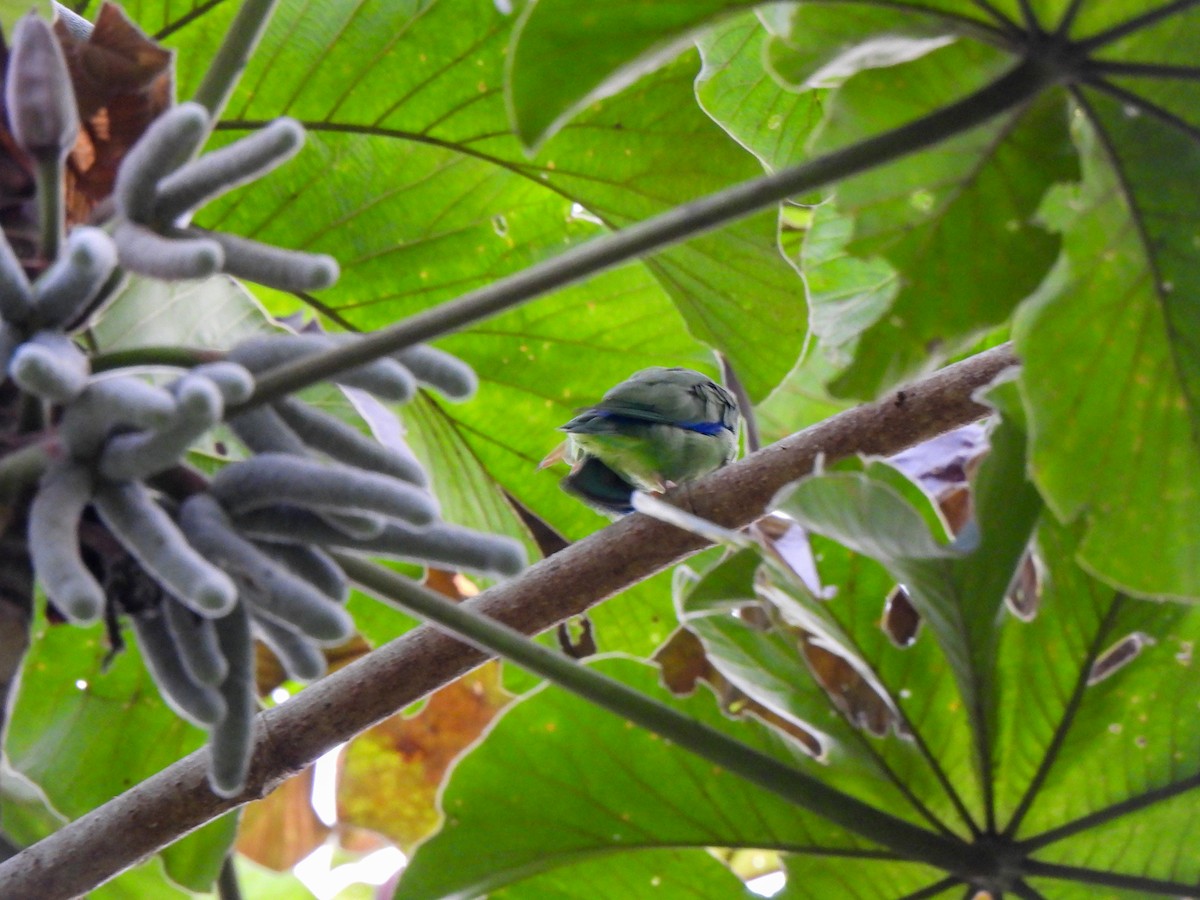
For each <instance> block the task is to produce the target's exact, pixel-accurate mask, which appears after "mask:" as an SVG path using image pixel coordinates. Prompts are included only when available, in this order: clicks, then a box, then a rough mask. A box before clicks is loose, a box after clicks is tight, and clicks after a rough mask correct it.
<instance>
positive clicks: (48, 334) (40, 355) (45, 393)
mask: <svg viewBox="0 0 1200 900" xmlns="http://www.w3.org/2000/svg"><path fill="white" fill-rule="evenodd" d="M8 374H9V375H11V376H12V379H13V381H15V382H16V383H17V384H18V385H19V386H20V387H21V389H22V390H25V391H28V392H29V393H31V394H34V395H36V396H38V397H41V398H42V399H43V400H46V401H48V402H50V403H66V402H67V401H69V400H73V399H75V397H77V396H79V394H80V392H82V391H83V389H84V386H85V385H86V384H87V381H88V376H89V375H90V374H91V364H90V363H89V362H88V358H87V356H86V355H85V354H84V352H83V351H82V350H80V349H79V348H78V347H77V346H75V342H74V341H72V340H71V339H70V338H69V337H67V336H66V335H65V334H62V333H61V332H56V331H39V332H38V333H37V334H35V335H34V336H33V337H31V338H30V339H29V340H27V341H25V343H23V344H21V345H20V346H19V347H17V349H16V350H15V351H13V354H12V358H11V359H10V360H9V363H8Z"/></svg>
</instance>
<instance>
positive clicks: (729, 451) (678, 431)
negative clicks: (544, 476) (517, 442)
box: [542, 366, 738, 512]
mask: <svg viewBox="0 0 1200 900" xmlns="http://www.w3.org/2000/svg"><path fill="white" fill-rule="evenodd" d="M737 429H738V407H737V401H736V400H735V399H734V397H733V395H732V394H731V393H729V391H727V390H726V389H725V388H723V387H721V386H720V385H719V384H717V383H716V382H714V381H713V380H712V379H711V378H709V377H708V376H706V375H702V374H700V373H699V372H693V371H692V370H691V369H678V368H672V369H667V368H663V367H661V366H655V367H654V368H650V369H643V370H642V371H640V372H637V373H636V374H634V375H633V376H631V377H630V378H628V379H627V380H625V381H622V382H621V383H620V384H618V385H617V386H616V387H614V388H612V389H611V390H610V391H608V393H606V394H605V395H604V397H603V398H601V400H600V402H599V403H597V404H596V405H595V406H592V407H589V408H588V409H584V410H581V411H580V413H579V414H578V415H577V416H575V418H573V419H571V421H569V422H567V423H566V424H565V425H562V426H560V429H559V430H561V431H565V432H567V434H568V435H569V437H568V438H567V441H566V443H565V444H564V445H563V446H562V447H560V448H559V449H558V450H557V451H555V452H554V453H552V454H550V456H548V457H546V459H545V460H543V463H542V464H543V465H548V464H549V463H551V462H554V461H556V460H558V459H563V460H566V461H567V462H569V463H571V466H572V471H571V474H570V475H568V476H567V477H566V478H564V479H563V485H562V486H563V488H564V490H566V491H568V492H569V493H572V494H575V495H577V496H579V497H581V498H582V499H584V500H585V501H587V502H589V503H591V504H592V505H594V506H598V507H600V508H602V509H605V510H606V511H610V512H628V511H629V495H630V494H632V492H633V491H634V490H636V489H641V490H646V491H664V490H666V489H667V488H669V487H671V486H672V485H675V484H679V483H681V482H685V481H691V480H692V479H695V478H699V477H700V476H702V475H707V474H708V473H709V472H712V471H713V470H714V469H718V468H720V467H721V466H723V465H725V464H726V463H729V462H732V460H733V458H734V456H736V455H737V442H738V439H737Z"/></svg>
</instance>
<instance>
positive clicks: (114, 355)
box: [92, 344, 225, 372]
mask: <svg viewBox="0 0 1200 900" xmlns="http://www.w3.org/2000/svg"><path fill="white" fill-rule="evenodd" d="M224 357H225V354H224V353H222V352H221V351H220V350H211V349H209V348H207V347H185V346H182V345H178V344H163V345H161V346H145V347H130V348H129V349H127V350H109V351H107V352H105V353H97V354H96V355H95V356H93V357H92V371H93V372H107V371H110V370H112V369H126V368H129V367H131V366H171V367H172V368H178V369H191V368H193V367H195V366H198V365H201V364H203V363H209V362H216V361H217V360H219V359H223V358H224Z"/></svg>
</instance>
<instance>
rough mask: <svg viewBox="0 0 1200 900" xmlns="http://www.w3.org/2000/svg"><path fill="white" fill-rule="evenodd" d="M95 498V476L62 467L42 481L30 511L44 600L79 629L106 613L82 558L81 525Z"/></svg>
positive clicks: (100, 590)
mask: <svg viewBox="0 0 1200 900" xmlns="http://www.w3.org/2000/svg"><path fill="white" fill-rule="evenodd" d="M91 496H92V475H91V473H90V472H89V471H88V470H87V469H85V468H84V467H82V466H78V465H74V464H71V463H60V464H58V465H55V466H52V467H51V468H50V469H49V470H47V472H46V474H45V475H44V476H43V477H42V481H41V484H40V485H39V486H38V491H37V493H36V494H35V495H34V498H33V503H32V504H31V505H30V507H29V531H28V534H29V555H30V559H31V560H32V562H33V571H34V574H35V575H36V576H37V579H38V581H39V582H40V583H41V585H42V589H43V590H45V592H46V596H47V597H49V598H50V600H51V602H53V603H54V605H55V606H56V607H57V608H58V610H59V611H60V612H61V613H62V614H63V615H64V616H66V617H67V618H68V619H70V620H71V621H72V622H75V623H76V624H79V625H89V624H91V623H92V622H95V621H96V620H97V619H99V618H100V615H101V613H103V612H104V589H103V588H102V587H101V586H100V584H99V582H97V581H96V578H95V576H93V575H92V573H91V571H90V570H89V569H88V567H87V565H86V564H85V563H84V561H83V557H82V556H81V555H80V552H79V520H80V517H81V516H82V515H83V510H84V508H85V507H86V506H87V504H88V501H89V500H90V499H91Z"/></svg>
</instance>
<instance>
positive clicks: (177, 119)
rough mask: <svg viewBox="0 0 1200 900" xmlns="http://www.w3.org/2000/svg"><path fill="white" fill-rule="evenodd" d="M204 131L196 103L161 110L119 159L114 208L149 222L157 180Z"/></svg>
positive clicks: (178, 163)
mask: <svg viewBox="0 0 1200 900" xmlns="http://www.w3.org/2000/svg"><path fill="white" fill-rule="evenodd" d="M207 133H208V113H207V112H206V111H205V109H204V107H203V106H201V105H200V104H198V103H180V104H179V105H178V106H172V107H169V108H168V109H167V110H166V111H164V112H163V113H162V114H161V115H160V116H159V117H158V118H157V119H155V120H154V121H153V122H152V123H151V124H150V127H149V128H147V129H146V131H145V132H144V133H143V134H142V136H141V137H140V138H139V139H138V142H137V143H136V144H134V145H133V147H131V148H130V150H129V152H128V153H126V154H125V157H124V158H123V159H122V160H121V167H120V169H119V170H118V171H117V179H116V182H115V183H114V185H113V193H112V196H113V201H114V203H115V204H116V207H117V212H118V213H120V214H121V215H123V216H125V217H126V218H127V219H129V220H131V221H133V222H142V223H147V224H149V223H151V222H152V221H153V217H154V206H155V202H156V201H157V199H158V182H159V181H160V180H161V179H163V178H165V177H166V176H167V175H169V174H171V173H172V172H174V171H175V170H176V169H178V168H179V167H180V166H181V165H183V164H184V163H185V162H187V160H188V159H190V158H191V156H192V155H193V154H194V153H195V152H196V151H197V150H198V149H199V147H200V142H201V141H203V140H204V137H205V135H206V134H207ZM121 261H122V263H124V262H125V256H124V254H122V256H121ZM134 271H139V270H136V269H135V270H134ZM214 271H215V270H214ZM147 274H153V273H147Z"/></svg>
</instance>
